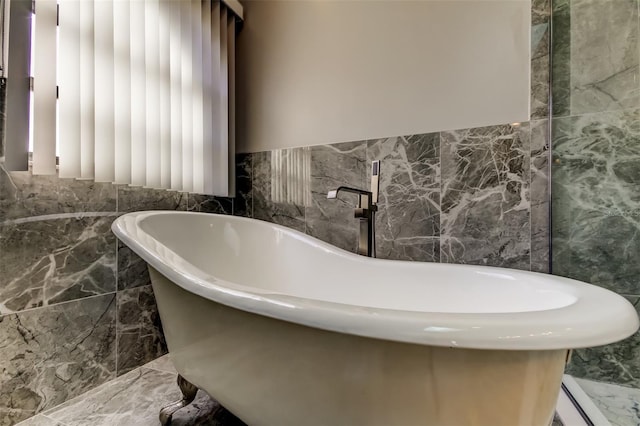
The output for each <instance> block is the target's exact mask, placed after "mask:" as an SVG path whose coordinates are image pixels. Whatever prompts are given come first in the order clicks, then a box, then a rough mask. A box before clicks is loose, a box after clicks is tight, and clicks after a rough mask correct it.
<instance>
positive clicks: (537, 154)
mask: <svg viewBox="0 0 640 426" xmlns="http://www.w3.org/2000/svg"><path fill="white" fill-rule="evenodd" d="M549 133H550V130H549V121H548V120H540V121H534V122H532V123H531V270H532V271H534V272H544V273H549V271H550V265H549V244H550V241H549V238H550V229H549V227H550V220H549V212H550V210H549V196H550V192H549V191H550V189H551V188H550V187H551V181H550V176H549V156H550V154H551V153H550V150H549Z"/></svg>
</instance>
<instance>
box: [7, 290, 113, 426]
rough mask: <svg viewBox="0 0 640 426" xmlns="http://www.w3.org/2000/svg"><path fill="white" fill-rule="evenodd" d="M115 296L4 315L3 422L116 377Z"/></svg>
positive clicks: (41, 409)
mask: <svg viewBox="0 0 640 426" xmlns="http://www.w3.org/2000/svg"><path fill="white" fill-rule="evenodd" d="M115 316H116V304H115V295H113V294H109V295H104V296H97V297H92V298H87V299H82V300H78V301H74V302H69V303H64V304H60V305H55V306H51V307H46V308H41V309H34V310H30V311H25V312H21V313H19V314H12V315H5V316H3V317H0V347H1V348H2V357H0V425H2V426H8V425H11V424H14V423H15V422H17V421H20V420H24V419H26V418H28V417H31V416H33V415H35V414H37V413H39V412H41V411H43V410H45V409H47V408H51V407H54V406H56V405H58V404H60V403H61V402H63V401H65V400H68V399H69V398H72V397H75V396H77V395H80V394H82V393H83V392H85V391H87V390H88V389H90V388H93V387H95V386H97V385H99V384H102V383H104V382H106V381H107V380H110V379H112V378H113V377H114V376H115V367H116V366H115V328H116V327H115V325H116V321H115V320H116V318H115Z"/></svg>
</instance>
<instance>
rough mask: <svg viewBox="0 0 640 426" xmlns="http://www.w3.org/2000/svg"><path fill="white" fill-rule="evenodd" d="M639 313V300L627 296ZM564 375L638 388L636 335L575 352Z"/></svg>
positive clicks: (639, 362)
mask: <svg viewBox="0 0 640 426" xmlns="http://www.w3.org/2000/svg"><path fill="white" fill-rule="evenodd" d="M628 299H629V301H630V302H631V303H633V304H634V306H635V307H636V310H637V311H638V313H639V314H640V297H639V296H633V297H631V296H630V297H628ZM567 373H568V374H571V375H573V376H576V377H580V378H583V379H589V380H596V381H601V382H609V383H617V384H621V385H626V386H633V387H635V388H639V387H640V333H636V334H634V335H633V336H631V337H629V338H628V339H626V340H623V341H621V342H618V343H614V344H611V345H607V346H600V347H596V348H587V349H577V350H575V351H574V352H573V355H572V357H571V362H570V363H569V365H568V366H567Z"/></svg>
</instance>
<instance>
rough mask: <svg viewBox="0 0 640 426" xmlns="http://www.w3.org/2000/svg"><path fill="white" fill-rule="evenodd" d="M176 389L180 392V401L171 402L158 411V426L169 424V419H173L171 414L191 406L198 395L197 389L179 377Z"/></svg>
mask: <svg viewBox="0 0 640 426" xmlns="http://www.w3.org/2000/svg"><path fill="white" fill-rule="evenodd" d="M178 387H179V388H180V390H181V391H182V399H181V400H180V401H176V402H172V403H171V404H169V405H167V406H166V407H164V408H162V410H160V424H161V425H162V426H166V425H169V424H171V417H173V413H175V412H176V411H178V410H179V409H181V408H184V407H186V406H187V405H189V404H191V403H192V402H193V400H194V399H195V398H196V394H197V393H198V388H197V387H195V386H194V385H192V384H191V383H189V382H188V381H186V380H185V378H184V377H182V376H180V375H178Z"/></svg>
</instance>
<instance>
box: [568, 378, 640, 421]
mask: <svg viewBox="0 0 640 426" xmlns="http://www.w3.org/2000/svg"><path fill="white" fill-rule="evenodd" d="M575 380H576V382H578V384H579V385H580V387H581V388H582V390H584V392H585V393H586V394H587V395H588V396H589V398H591V400H592V401H593V403H594V404H595V405H596V407H598V409H599V410H600V411H601V412H602V414H604V416H605V417H606V418H607V420H609V422H611V425H612V426H638V425H640V389H634V388H628V387H624V386H618V385H614V384H609V383H601V382H594V381H592V380H585V379H578V378H576V379H575Z"/></svg>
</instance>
